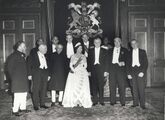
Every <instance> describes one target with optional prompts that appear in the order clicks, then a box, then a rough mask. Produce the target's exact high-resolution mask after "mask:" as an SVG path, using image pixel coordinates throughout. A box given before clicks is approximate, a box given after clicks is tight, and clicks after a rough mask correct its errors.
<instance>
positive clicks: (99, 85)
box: [88, 38, 107, 106]
mask: <svg viewBox="0 0 165 120" xmlns="http://www.w3.org/2000/svg"><path fill="white" fill-rule="evenodd" d="M94 45H95V47H94V48H92V49H90V51H89V56H88V60H89V62H88V67H89V69H88V70H89V72H90V73H91V76H92V82H91V84H92V93H93V106H95V105H96V104H97V103H98V99H97V95H99V102H100V104H101V105H104V99H103V94H104V77H105V76H106V73H107V72H106V69H105V68H106V67H105V66H106V57H107V51H106V50H105V49H104V48H101V47H100V46H101V39H100V38H96V39H95V40H94Z"/></svg>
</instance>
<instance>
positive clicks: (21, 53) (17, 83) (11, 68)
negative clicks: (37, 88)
mask: <svg viewBox="0 0 165 120" xmlns="http://www.w3.org/2000/svg"><path fill="white" fill-rule="evenodd" d="M14 48H15V51H14V52H13V53H12V54H11V55H10V56H9V57H8V59H7V71H8V73H9V77H10V79H11V91H12V92H13V93H14V101H13V115H15V116H20V115H21V114H20V112H19V110H20V111H24V112H28V111H27V110H26V98H27V92H28V90H29V89H28V88H29V84H28V79H27V68H26V60H25V53H26V45H25V43H24V42H23V41H18V42H17V43H16V44H15V46H14Z"/></svg>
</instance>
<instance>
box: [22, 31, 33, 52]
mask: <svg viewBox="0 0 165 120" xmlns="http://www.w3.org/2000/svg"><path fill="white" fill-rule="evenodd" d="M23 41H25V43H26V47H27V51H26V52H27V55H29V53H30V50H31V49H32V48H33V47H34V46H35V33H23Z"/></svg>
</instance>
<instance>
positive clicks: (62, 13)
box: [54, 0, 116, 43]
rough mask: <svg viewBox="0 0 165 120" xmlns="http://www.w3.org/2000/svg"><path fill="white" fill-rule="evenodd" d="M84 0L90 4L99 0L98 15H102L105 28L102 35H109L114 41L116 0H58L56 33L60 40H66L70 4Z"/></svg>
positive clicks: (56, 5) (55, 21)
mask: <svg viewBox="0 0 165 120" xmlns="http://www.w3.org/2000/svg"><path fill="white" fill-rule="evenodd" d="M82 1H84V2H86V3H87V5H88V4H93V3H94V2H98V3H99V4H100V5H101V7H100V9H99V10H98V11H99V14H98V16H99V17H101V25H100V27H101V29H103V34H102V37H103V38H104V37H108V38H109V41H110V42H111V43H112V41H113V38H114V37H115V12H116V11H115V9H116V5H115V4H116V3H115V2H114V0H56V2H55V5H54V34H55V35H57V36H58V37H59V39H60V41H61V42H62V43H63V42H65V36H66V34H65V32H66V30H67V29H68V25H67V22H68V17H71V13H70V10H69V9H68V4H70V3H75V4H80V5H81V2H82ZM115 1H116V0H115Z"/></svg>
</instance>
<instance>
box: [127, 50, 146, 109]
mask: <svg viewBox="0 0 165 120" xmlns="http://www.w3.org/2000/svg"><path fill="white" fill-rule="evenodd" d="M139 63H140V66H139V67H138V66H135V67H132V50H131V51H130V52H129V54H128V58H127V75H131V76H132V80H131V81H132V85H133V105H134V106H137V105H138V104H139V101H140V106H141V107H145V75H146V71H147V67H148V59H147V55H146V52H145V51H144V50H142V49H139ZM140 72H143V73H144V76H143V77H138V74H139V73H140Z"/></svg>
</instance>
